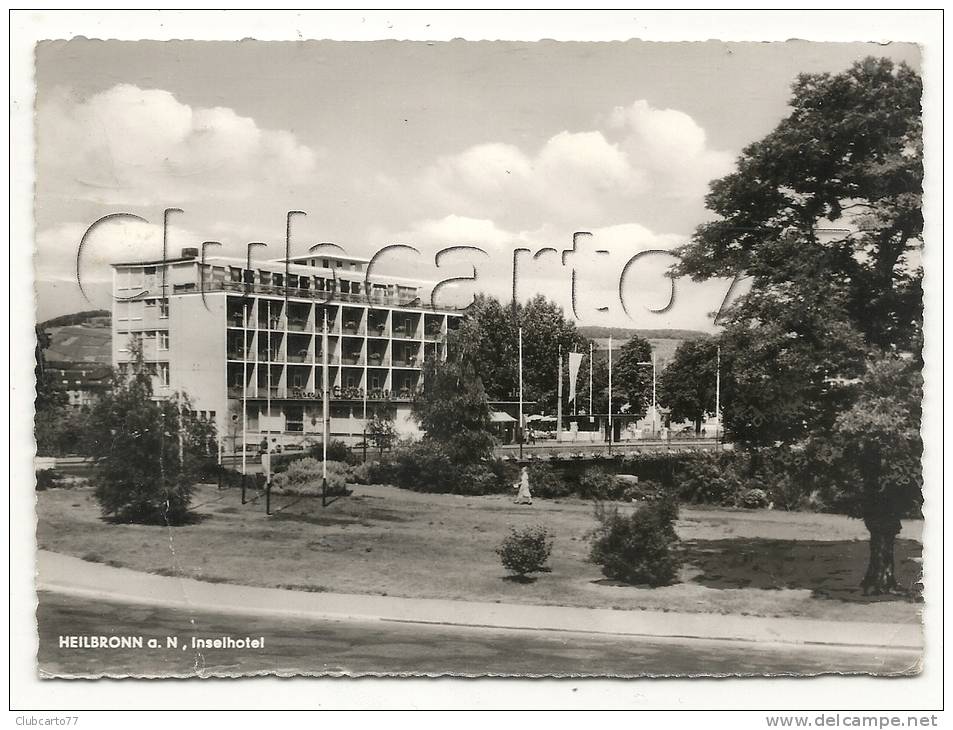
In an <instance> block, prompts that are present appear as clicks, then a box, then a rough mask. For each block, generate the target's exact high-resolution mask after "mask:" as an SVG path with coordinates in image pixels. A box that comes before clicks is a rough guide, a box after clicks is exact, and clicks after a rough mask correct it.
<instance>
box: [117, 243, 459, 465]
mask: <svg viewBox="0 0 953 730" xmlns="http://www.w3.org/2000/svg"><path fill="white" fill-rule="evenodd" d="M246 263H247V262H246V261H244V260H240V259H229V258H224V257H215V258H206V261H205V263H204V264H202V263H200V262H199V260H198V257H197V251H196V249H184V250H183V252H182V256H181V257H179V258H176V259H167V260H166V261H165V263H163V262H162V261H137V262H124V263H116V264H114V265H113V293H114V304H113V318H112V330H113V331H112V335H113V336H112V348H113V352H112V360H113V363H114V364H115V365H116V366H117V367H119V368H120V370H122V369H123V368H128V366H129V362H130V359H131V357H132V354H131V351H130V343H131V341H132V340H133V339H136V340H138V341H139V342H140V343H141V345H142V350H143V356H144V359H145V361H146V363H147V365H148V367H149V368H150V369H151V370H152V372H153V385H154V392H155V394H156V396H157V397H168V396H169V395H171V394H172V393H174V392H176V391H182V392H185V393H187V394H188V396H189V398H190V399H191V401H192V407H193V409H194V410H196V411H197V412H198V414H199V417H200V418H207V419H209V420H211V421H214V422H215V424H216V426H217V429H218V433H219V435H220V436H221V437H222V438H223V440H224V448H225V451H226V452H230V451H233V450H240V449H241V442H242V432H243V430H244V433H245V437H244V443H245V446H246V448H249V449H251V448H255V447H257V445H258V444H260V443H261V442H262V440H263V439H265V438H267V439H268V440H269V442H270V443H272V444H282V445H284V446H287V445H293V444H306V443H308V442H316V441H317V442H319V441H320V439H321V437H322V433H323V423H322V420H323V419H322V391H323V380H322V363H323V361H324V353H323V352H322V340H323V337H322V335H323V325H324V319H325V316H326V317H327V323H328V327H327V333H328V353H327V361H328V390H329V393H330V403H329V408H330V435H331V437H332V438H338V439H342V440H344V441H346V442H350V443H354V442H355V441H357V440H359V439H360V438H361V434H362V430H363V425H364V418H363V417H364V403H365V402H366V403H367V416H368V418H370V417H372V416H373V414H374V413H375V412H382V413H384V412H386V413H387V414H388V415H389V416H390V417H392V418H393V419H394V421H395V425H396V427H397V429H398V431H399V432H400V433H401V434H402V435H411V434H414V433H418V429H417V426H416V423H415V422H414V421H413V420H412V419H411V417H410V403H411V399H412V398H413V396H414V394H415V393H416V392H417V390H418V388H420V387H421V385H422V383H421V368H422V364H423V362H424V360H425V359H426V358H428V357H438V358H444V359H445V358H446V351H445V339H446V334H447V331H448V330H449V329H450V328H452V327H454V326H455V323H456V322H457V321H458V319H459V318H460V317H461V316H462V312H460V311H457V310H453V309H433V308H431V307H429V306H426V305H424V304H423V303H421V299H420V288H421V285H422V284H425V283H426V282H411V281H407V280H402V279H397V278H394V277H388V276H381V275H377V274H372V275H370V276H369V275H368V274H367V265H368V263H369V260H368V259H362V258H356V257H353V256H344V255H339V254H334V255H327V254H325V255H317V254H308V255H305V256H300V257H294V258H292V259H290V260H289V261H287V262H286V261H284V260H280V261H269V262H257V263H253V266H252V268H250V269H249V268H246ZM203 292H204V296H203ZM243 409H244V413H243ZM243 426H244V429H243Z"/></svg>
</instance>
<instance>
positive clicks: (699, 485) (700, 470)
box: [676, 453, 742, 506]
mask: <svg viewBox="0 0 953 730" xmlns="http://www.w3.org/2000/svg"><path fill="white" fill-rule="evenodd" d="M733 458H734V454H733V453H731V454H728V455H727V456H726V455H723V454H696V455H695V456H694V458H692V459H687V460H685V461H684V462H682V464H681V466H680V468H679V470H678V472H677V476H676V479H677V482H678V494H679V496H680V497H681V498H682V499H684V500H685V501H687V502H694V503H696V504H716V505H725V506H729V505H730V506H734V505H735V504H736V503H737V501H738V499H737V495H738V494H739V493H740V492H741V490H742V485H741V482H740V480H739V478H738V475H737V469H736V468H733V467H735V466H736V465H737V464H736V461H733Z"/></svg>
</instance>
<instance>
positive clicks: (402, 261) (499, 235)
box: [375, 215, 729, 329]
mask: <svg viewBox="0 0 953 730" xmlns="http://www.w3.org/2000/svg"><path fill="white" fill-rule="evenodd" d="M573 233H574V230H573V229H572V228H571V227H566V226H561V225H558V224H546V225H544V226H540V227H539V228H536V229H533V230H519V231H511V230H506V229H504V228H502V227H500V226H499V225H497V224H496V223H494V222H493V221H491V220H489V219H473V218H466V217H462V216H455V215H450V216H446V217H444V218H440V219H424V220H421V221H419V222H417V223H416V224H414V225H413V226H411V227H410V228H408V229H407V230H403V231H400V232H398V233H393V234H388V233H386V232H383V231H377V232H376V234H375V237H377V238H378V239H379V240H386V241H394V242H398V241H399V242H400V243H402V244H405V245H410V246H413V247H415V248H416V249H418V250H419V251H420V255H419V256H418V255H415V254H412V253H409V252H407V251H406V250H395V251H393V252H391V253H389V254H388V255H387V258H386V259H382V260H381V262H380V268H379V271H380V272H385V271H386V272H388V273H395V274H398V275H410V276H416V277H417V278H419V279H422V280H430V281H439V280H441V279H444V278H447V277H453V276H469V275H470V274H471V272H472V271H473V269H474V268H475V269H476V272H477V276H478V280H477V281H476V282H475V283H470V282H457V283H455V284H453V285H450V286H447V287H444V288H443V289H441V291H440V293H439V299H438V302H439V303H441V304H449V305H454V306H465V305H466V304H468V303H469V301H470V299H471V298H472V296H473V295H474V294H475V293H477V292H484V293H487V294H491V295H493V296H495V297H497V298H498V299H500V300H502V301H509V300H510V298H511V297H512V294H513V275H514V255H513V253H514V250H515V249H516V248H523V249H527V250H528V251H525V252H523V253H520V254H519V255H518V257H517V261H516V264H515V267H516V280H517V281H516V296H517V299H519V300H520V301H525V300H526V299H529V298H531V297H533V296H535V295H536V294H537V293H542V294H544V295H545V296H546V297H547V298H549V299H551V300H553V301H555V302H557V303H558V304H560V305H561V306H562V307H563V310H564V311H565V312H566V314H567V316H570V317H574V318H575V319H576V320H577V321H578V323H580V324H588V325H603V326H616V327H647V328H664V327H685V328H694V329H710V328H711V321H710V319H709V314H710V313H711V312H713V311H715V310H717V309H718V306H719V305H720V304H721V300H722V298H723V297H724V294H725V292H726V291H727V287H728V283H729V282H728V281H723V280H720V279H716V280H711V281H708V282H702V283H698V282H692V281H691V280H690V279H689V278H683V279H679V280H677V281H676V282H675V288H674V293H673V289H672V286H673V285H672V280H671V279H670V278H669V277H668V276H667V275H666V274H667V271H668V269H669V267H670V266H671V265H672V263H673V262H674V261H675V259H674V257H673V255H671V254H669V253H666V252H670V251H672V250H673V249H674V248H675V247H677V246H679V245H681V244H683V243H684V242H685V237H684V236H681V235H674V234H659V233H655V232H653V231H652V230H650V229H649V228H647V227H645V226H642V225H639V224H636V223H626V224H620V225H614V226H606V227H601V228H593V229H592V230H591V231H590V232H589V233H590V235H579V236H576V237H575V244H574V236H573ZM455 244H456V245H470V246H476V247H479V248H481V249H482V250H483V251H485V252H486V255H482V254H480V253H479V252H476V251H460V252H457V253H454V254H452V255H448V256H447V257H446V258H445V259H442V260H441V265H440V266H439V267H436V266H435V265H434V259H433V256H434V254H435V253H436V251H438V250H440V249H441V248H445V247H447V246H452V245H455ZM574 246H575V248H574ZM546 249H549V250H548V251H547V250H546ZM564 261H565V263H563V262H564ZM630 262H631V263H630ZM574 271H575V281H576V299H575V305H574V303H573V284H572V282H573V272H574ZM424 296H425V298H426V297H429V296H430V290H429V289H427V288H425V289H424ZM623 302H624V305H623ZM603 307H604V308H605V309H604V311H601V310H600V308H603Z"/></svg>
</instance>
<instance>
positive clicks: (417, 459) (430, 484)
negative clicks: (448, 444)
mask: <svg viewBox="0 0 953 730" xmlns="http://www.w3.org/2000/svg"><path fill="white" fill-rule="evenodd" d="M459 477H460V469H459V467H457V465H456V464H454V463H453V461H452V460H451V458H450V454H449V453H448V452H447V450H446V449H445V448H444V447H443V445H442V444H440V443H438V442H436V441H432V440H426V441H417V442H414V443H411V444H407V445H405V446H402V447H401V448H399V449H398V450H397V452H396V454H395V455H394V481H395V482H396V483H397V486H399V487H403V488H404V489H411V490H413V491H415V492H442V493H447V492H453V491H454V488H455V487H456V486H457V484H458V481H459Z"/></svg>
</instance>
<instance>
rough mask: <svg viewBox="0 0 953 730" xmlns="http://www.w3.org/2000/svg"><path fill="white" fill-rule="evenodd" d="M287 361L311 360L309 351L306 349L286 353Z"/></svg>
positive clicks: (308, 361) (307, 361)
mask: <svg viewBox="0 0 953 730" xmlns="http://www.w3.org/2000/svg"><path fill="white" fill-rule="evenodd" d="M288 362H306V363H310V362H311V353H310V352H308V351H307V350H304V351H302V352H295V353H290V352H289V353H288Z"/></svg>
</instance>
